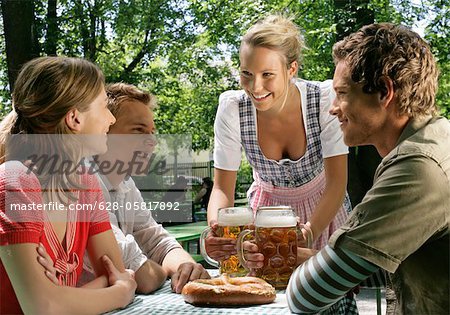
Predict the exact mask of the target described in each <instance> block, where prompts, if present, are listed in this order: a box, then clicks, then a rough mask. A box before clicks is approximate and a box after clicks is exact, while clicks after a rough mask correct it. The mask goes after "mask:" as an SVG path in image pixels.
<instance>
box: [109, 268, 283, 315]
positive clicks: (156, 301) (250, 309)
mask: <svg viewBox="0 0 450 315" xmlns="http://www.w3.org/2000/svg"><path fill="white" fill-rule="evenodd" d="M208 272H209V273H210V275H211V276H216V275H217V270H208ZM108 314H114V315H118V314H120V315H138V314H139V315H141V314H170V315H172V314H230V315H231V314H233V315H235V314H251V315H264V314H277V315H282V314H290V312H289V308H288V306H287V302H286V295H285V294H284V291H277V298H276V300H275V302H273V303H271V304H264V305H254V306H244V307H198V306H193V305H191V304H188V303H186V302H184V299H183V296H182V295H181V294H176V293H173V292H172V290H171V288H170V280H168V281H166V283H165V284H164V285H163V286H162V287H161V288H160V289H159V290H157V291H155V292H154V293H152V294H149V295H141V294H138V295H136V298H135V300H134V302H133V303H131V304H130V305H128V306H127V308H125V309H122V310H116V311H114V312H111V313H108Z"/></svg>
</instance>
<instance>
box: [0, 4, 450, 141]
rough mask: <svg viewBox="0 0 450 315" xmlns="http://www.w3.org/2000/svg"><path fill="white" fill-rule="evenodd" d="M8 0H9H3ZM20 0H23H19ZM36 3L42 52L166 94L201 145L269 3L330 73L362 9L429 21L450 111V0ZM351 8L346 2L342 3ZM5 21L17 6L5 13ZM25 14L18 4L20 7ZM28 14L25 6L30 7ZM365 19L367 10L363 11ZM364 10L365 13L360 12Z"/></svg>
mask: <svg viewBox="0 0 450 315" xmlns="http://www.w3.org/2000/svg"><path fill="white" fill-rule="evenodd" d="M8 1H19V0H2V7H4V5H5V3H6V2H8ZM20 1H22V0H20ZM28 2H32V4H33V8H32V9H33V16H32V18H33V21H32V26H33V43H32V44H33V45H32V50H33V54H34V55H52V54H62V55H68V56H79V57H84V58H87V59H90V60H92V61H94V62H96V63H97V64H99V65H100V67H101V68H102V69H103V70H104V72H105V75H106V78H107V81H109V82H113V81H125V82H128V83H133V84H136V85H138V86H139V87H141V88H144V89H148V90H150V91H151V92H153V93H154V94H156V95H158V98H159V109H158V110H157V116H156V120H157V121H156V124H157V126H158V129H159V132H160V133H165V134H177V133H190V134H191V135H192V139H193V149H194V150H200V149H209V148H211V147H212V137H213V122H214V117H215V112H216V107H217V100H218V96H219V95H220V93H221V92H223V91H225V90H227V89H237V88H239V85H238V81H237V67H238V56H237V52H238V45H239V39H240V36H241V35H242V33H243V32H244V30H245V29H246V28H248V26H249V25H250V24H252V23H254V22H255V20H257V19H258V18H260V17H262V16H264V15H266V14H267V13H268V12H285V13H288V14H292V15H294V16H295V17H296V18H295V20H296V22H297V23H298V25H299V26H300V27H301V28H302V29H303V31H304V36H305V39H306V43H307V45H308V49H307V50H306V51H305V56H304V60H303V61H304V65H303V67H302V69H301V71H300V73H299V76H300V77H303V78H305V79H311V80H324V79H329V78H332V73H333V63H332V60H331V47H332V45H333V43H334V42H335V41H336V38H339V36H338V35H339V34H346V33H349V32H351V31H354V29H353V28H354V27H359V25H357V24H358V23H355V20H357V19H358V16H357V15H358V14H360V15H361V14H362V15H365V14H369V15H370V16H369V18H371V19H373V20H374V21H376V22H381V21H390V22H396V23H399V22H401V23H404V24H406V25H408V26H413V25H417V21H422V22H421V23H422V24H421V25H425V26H426V27H425V29H424V32H425V38H426V39H427V40H428V41H429V42H430V44H431V46H432V48H433V51H434V53H435V56H436V57H437V58H438V61H439V66H440V69H441V77H440V89H439V95H438V103H439V105H440V106H441V108H442V112H443V114H444V115H446V116H447V117H450V101H449V99H450V53H449V49H448V47H450V25H449V24H450V22H449V21H450V13H449V11H450V10H449V7H450V6H449V3H448V1H442V0H425V1H414V3H417V4H414V3H412V2H410V1H404V0H394V1H389V0H370V1H361V0H359V1H343V0H335V1H332V0H304V1H294V0H290V1H288V0H265V1H263V0H254V1H249V0H184V1H180V0H174V1H171V0H36V1H32V0H28ZM349 3H350V4H351V5H352V8H351V10H339V8H342V5H343V4H344V5H345V4H347V5H348V4H349ZM3 13H4V15H5V14H7V16H4V18H5V21H6V19H7V18H11V16H8V14H9V15H10V14H11V13H10V12H6V11H5V12H3ZM18 16H20V12H19V15H18ZM22 18H23V15H22ZM364 18H367V17H363V20H364ZM360 19H361V18H360ZM3 29H4V27H3V20H1V21H0V36H1V37H0V83H1V85H0V101H1V102H0V115H4V114H5V113H7V112H8V111H9V110H10V105H11V103H10V94H9V93H10V91H9V86H8V76H7V62H6V61H7V59H6V54H5V38H4V35H5V32H4V31H3Z"/></svg>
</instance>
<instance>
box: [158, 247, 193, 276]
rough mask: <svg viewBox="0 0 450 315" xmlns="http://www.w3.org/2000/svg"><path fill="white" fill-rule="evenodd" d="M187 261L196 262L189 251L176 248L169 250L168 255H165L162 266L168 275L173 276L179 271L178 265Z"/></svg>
mask: <svg viewBox="0 0 450 315" xmlns="http://www.w3.org/2000/svg"><path fill="white" fill-rule="evenodd" d="M185 262H191V263H195V261H194V259H192V257H191V255H190V254H189V253H188V252H186V251H185V250H184V249H182V248H175V249H172V250H171V251H170V252H168V253H167V255H166V257H164V260H163V263H162V267H163V269H164V271H165V272H166V273H167V275H168V276H169V277H172V275H173V274H174V273H175V272H177V270H178V266H180V265H181V264H182V263H185Z"/></svg>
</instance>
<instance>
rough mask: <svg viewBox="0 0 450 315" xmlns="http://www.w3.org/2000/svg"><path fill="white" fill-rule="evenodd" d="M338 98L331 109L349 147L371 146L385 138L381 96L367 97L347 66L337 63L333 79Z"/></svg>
mask: <svg viewBox="0 0 450 315" xmlns="http://www.w3.org/2000/svg"><path fill="white" fill-rule="evenodd" d="M333 87H334V90H335V91H336V99H335V100H334V103H333V106H332V108H331V110H330V113H331V114H332V115H335V116H337V117H338V119H339V121H340V122H341V129H342V132H343V134H344V142H345V144H346V145H348V146H357V145H368V144H375V143H377V142H378V140H379V139H378V137H379V136H381V137H382V136H383V128H384V123H385V122H386V112H385V111H383V109H382V108H383V107H382V106H381V102H380V93H373V94H367V93H364V92H363V90H362V84H357V83H355V82H353V81H352V79H351V75H350V72H349V69H348V66H347V64H346V63H345V62H344V61H341V62H339V63H338V64H337V66H336V70H335V73H334V78H333Z"/></svg>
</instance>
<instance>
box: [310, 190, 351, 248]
mask: <svg viewBox="0 0 450 315" xmlns="http://www.w3.org/2000/svg"><path fill="white" fill-rule="evenodd" d="M331 186H332V185H329V186H328V185H327V187H326V188H325V190H324V192H323V195H322V198H321V199H320V201H319V203H318V204H317V206H316V208H315V209H314V212H313V214H312V216H311V218H310V219H309V222H310V223H311V230H312V232H313V236H314V240H317V239H318V238H319V236H320V234H322V232H323V231H324V230H325V229H326V228H327V227H328V225H330V223H331V221H333V219H334V218H335V216H336V214H337V213H338V211H339V209H340V207H341V206H342V203H343V201H344V197H345V189H338V188H335V187H334V188H333V187H331Z"/></svg>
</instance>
